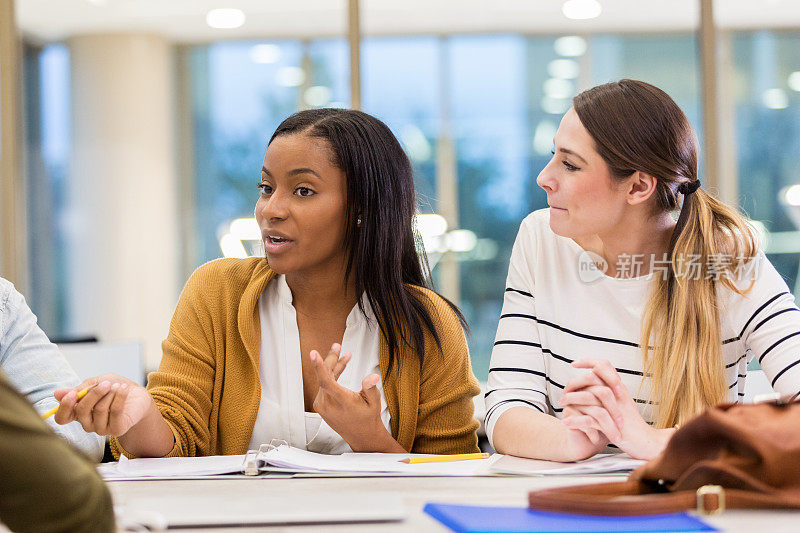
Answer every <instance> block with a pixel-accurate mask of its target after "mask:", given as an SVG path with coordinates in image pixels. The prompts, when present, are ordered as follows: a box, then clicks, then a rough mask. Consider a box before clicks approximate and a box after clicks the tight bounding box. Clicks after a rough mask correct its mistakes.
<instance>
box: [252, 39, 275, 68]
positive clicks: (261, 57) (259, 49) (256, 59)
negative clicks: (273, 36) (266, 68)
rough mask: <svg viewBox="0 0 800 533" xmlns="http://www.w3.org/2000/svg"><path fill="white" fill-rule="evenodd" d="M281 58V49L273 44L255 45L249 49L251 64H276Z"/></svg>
mask: <svg viewBox="0 0 800 533" xmlns="http://www.w3.org/2000/svg"><path fill="white" fill-rule="evenodd" d="M280 58H281V49H280V47H279V46H277V45H274V44H257V45H255V46H253V47H252V48H251V49H250V61H252V62H253V63H263V64H269V63H277V62H278V60H280Z"/></svg>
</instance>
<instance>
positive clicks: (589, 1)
mask: <svg viewBox="0 0 800 533" xmlns="http://www.w3.org/2000/svg"><path fill="white" fill-rule="evenodd" d="M602 11H603V6H601V5H600V2H598V1H597V0H567V1H566V2H564V5H563V6H562V7H561V12H562V13H564V16H565V17H567V18H568V19H573V20H586V19H593V18H597V17H599V16H600V13H601V12H602Z"/></svg>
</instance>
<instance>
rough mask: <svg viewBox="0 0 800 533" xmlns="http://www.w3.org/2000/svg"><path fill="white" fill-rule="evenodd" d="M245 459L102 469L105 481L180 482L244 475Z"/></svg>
mask: <svg viewBox="0 0 800 533" xmlns="http://www.w3.org/2000/svg"><path fill="white" fill-rule="evenodd" d="M243 460H244V455H210V456H207V457H166V458H141V459H128V458H127V457H125V456H122V457H120V460H119V462H118V463H105V464H102V465H99V466H98V468H97V470H98V471H99V472H100V475H101V476H102V477H103V478H104V479H120V478H139V477H147V478H177V477H185V476H191V477H194V476H210V475H216V474H231V473H241V471H242V461H243Z"/></svg>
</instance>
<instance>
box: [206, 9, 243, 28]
mask: <svg viewBox="0 0 800 533" xmlns="http://www.w3.org/2000/svg"><path fill="white" fill-rule="evenodd" d="M244 19H245V16H244V11H242V10H241V9H212V10H211V11H209V12H208V13H206V24H208V25H209V26H211V27H212V28H218V29H226V30H230V29H233V28H238V27H239V26H241V25H242V24H244Z"/></svg>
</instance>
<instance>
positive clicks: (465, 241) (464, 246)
mask: <svg viewBox="0 0 800 533" xmlns="http://www.w3.org/2000/svg"><path fill="white" fill-rule="evenodd" d="M446 242H447V248H448V249H449V250H450V251H453V252H469V251H470V250H472V249H473V248H475V245H476V244H478V237H477V236H476V235H475V233H474V232H472V231H470V230H468V229H455V230H453V231H451V232H450V233H448V234H447V239H446Z"/></svg>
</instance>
